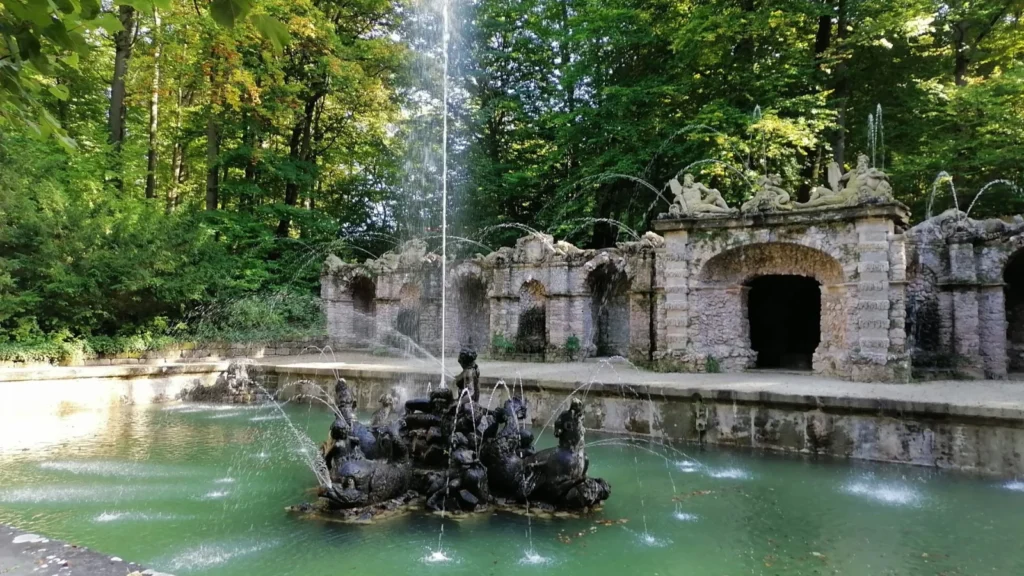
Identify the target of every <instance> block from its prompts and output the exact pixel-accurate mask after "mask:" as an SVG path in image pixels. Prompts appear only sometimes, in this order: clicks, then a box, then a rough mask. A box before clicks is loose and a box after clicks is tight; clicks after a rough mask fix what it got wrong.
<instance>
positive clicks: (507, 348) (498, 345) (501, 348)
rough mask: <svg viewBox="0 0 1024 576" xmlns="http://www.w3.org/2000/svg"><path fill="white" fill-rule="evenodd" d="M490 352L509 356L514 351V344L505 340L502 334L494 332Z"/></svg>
mask: <svg viewBox="0 0 1024 576" xmlns="http://www.w3.org/2000/svg"><path fill="white" fill-rule="evenodd" d="M491 350H494V351H495V352H498V353H499V354H511V353H513V352H515V351H516V343H515V342H514V341H512V340H509V339H508V338H506V337H505V335H504V334H501V333H499V332H495V333H494V335H493V336H492V337H491Z"/></svg>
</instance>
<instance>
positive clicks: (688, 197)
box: [668, 174, 735, 216]
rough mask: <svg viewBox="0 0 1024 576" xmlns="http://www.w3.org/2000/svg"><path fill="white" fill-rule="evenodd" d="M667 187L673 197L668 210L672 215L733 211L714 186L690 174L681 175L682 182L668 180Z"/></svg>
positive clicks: (699, 214)
mask: <svg viewBox="0 0 1024 576" xmlns="http://www.w3.org/2000/svg"><path fill="white" fill-rule="evenodd" d="M668 185H669V188H671V189H672V194H673V195H675V198H674V199H673V201H672V205H671V206H669V208H668V212H669V214H671V215H673V216H701V215H705V216H706V215H710V214H728V213H731V212H735V210H733V209H732V208H729V205H728V204H726V203H725V199H724V198H722V193H721V192H719V191H718V190H717V189H715V188H708V187H707V186H705V185H703V184H701V183H700V182H696V181H694V179H693V175H692V174H686V175H684V176H683V183H682V184H680V183H679V180H677V179H675V178H673V179H671V180H669V181H668Z"/></svg>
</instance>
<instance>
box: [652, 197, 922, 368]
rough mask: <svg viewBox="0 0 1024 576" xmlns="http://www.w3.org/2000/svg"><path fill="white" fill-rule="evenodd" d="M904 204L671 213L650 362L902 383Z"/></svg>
mask: <svg viewBox="0 0 1024 576" xmlns="http://www.w3.org/2000/svg"><path fill="white" fill-rule="evenodd" d="M907 220H908V213H907V209H906V207H905V206H903V205H902V204H898V203H896V202H880V203H872V204H862V205H854V206H838V207H826V208H817V209H804V210H799V209H798V210H792V211H785V212H782V211H780V212H767V213H765V212H757V213H754V214H740V213H739V212H734V213H732V214H727V215H720V216H716V217H712V218H708V217H699V216H696V217H695V216H690V217H669V218H665V219H661V220H658V221H656V222H655V225H654V227H655V230H657V231H658V232H659V233H661V234H662V235H663V236H664V238H665V245H664V248H663V251H664V254H663V255H662V257H661V261H662V262H663V265H662V266H661V269H660V270H659V276H660V281H661V283H662V285H663V286H664V305H663V310H662V314H661V315H660V317H659V322H660V326H661V329H660V330H658V331H657V333H658V335H659V337H660V338H661V341H660V342H659V343H658V346H657V353H656V354H655V357H656V359H657V360H658V361H659V362H661V363H663V364H665V365H669V366H672V365H675V366H678V367H679V369H685V370H695V371H703V370H708V371H718V370H721V371H726V372H733V371H740V370H746V369H751V368H781V369H801V370H807V369H810V370H813V372H815V373H818V374H823V375H828V376H836V377H841V378H850V379H854V380H864V381H906V380H907V379H908V378H909V374H910V363H909V357H908V354H907V349H906V338H905V334H906V332H905V324H904V321H905V314H906V305H905V294H906V283H907V282H906V281H907V277H906V263H905V259H904V254H905V252H904V234H903V230H904V227H905V226H906V222H907Z"/></svg>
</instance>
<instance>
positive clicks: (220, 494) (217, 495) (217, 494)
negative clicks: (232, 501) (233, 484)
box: [202, 490, 231, 500]
mask: <svg viewBox="0 0 1024 576" xmlns="http://www.w3.org/2000/svg"><path fill="white" fill-rule="evenodd" d="M228 494H231V492H228V491H227V490H211V491H209V492H207V493H206V494H204V495H203V497H202V499H203V500H220V499H221V498H224V497H226V496H227V495H228Z"/></svg>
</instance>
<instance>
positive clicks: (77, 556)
mask: <svg viewBox="0 0 1024 576" xmlns="http://www.w3.org/2000/svg"><path fill="white" fill-rule="evenodd" d="M19 536H22V537H29V536H38V538H29V539H28V540H27V541H25V542H19V543H15V540H17V539H18V537H19ZM0 537H2V539H0V574H4V575H5V576H27V575H29V574H43V573H47V574H48V573H49V572H43V571H42V568H44V567H45V568H52V569H53V570H56V574H58V575H60V574H88V575H89V576H124V575H125V574H131V573H135V572H138V573H140V574H144V575H146V576H171V575H170V574H167V573H164V572H157V571H155V570H152V569H149V568H143V567H142V566H141V565H139V564H136V563H134V562H128V561H126V560H122V559H121V558H118V557H117V556H110V555H108V554H103V553H101V552H97V551H95V550H90V549H89V548H86V547H84V546H77V545H75V544H69V543H67V542H63V541H61V540H54V539H52V538H47V537H46V536H45V535H42V534H36V533H34V532H32V533H30V532H25V531H23V530H19V529H17V528H15V527H13V526H9V525H7V524H0Z"/></svg>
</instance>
